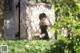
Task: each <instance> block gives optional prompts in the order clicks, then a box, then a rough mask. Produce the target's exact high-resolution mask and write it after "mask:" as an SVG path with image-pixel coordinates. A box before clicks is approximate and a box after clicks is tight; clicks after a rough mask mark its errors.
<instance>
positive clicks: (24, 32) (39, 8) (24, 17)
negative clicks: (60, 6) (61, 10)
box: [20, 0, 55, 39]
mask: <svg viewBox="0 0 80 53" xmlns="http://www.w3.org/2000/svg"><path fill="white" fill-rule="evenodd" d="M26 1H27V0H22V2H21V17H20V21H21V23H20V24H21V25H20V26H21V29H20V30H21V34H20V36H21V38H28V39H32V37H33V36H35V35H40V28H39V21H40V20H39V14H40V13H43V12H44V13H45V14H46V15H47V16H48V18H49V20H50V21H51V23H52V24H54V22H55V13H54V9H52V8H48V7H46V5H47V4H45V3H34V2H33V1H30V2H28V3H27V2H26ZM27 4H28V5H27Z"/></svg>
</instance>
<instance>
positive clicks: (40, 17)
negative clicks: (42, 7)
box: [39, 13, 47, 20]
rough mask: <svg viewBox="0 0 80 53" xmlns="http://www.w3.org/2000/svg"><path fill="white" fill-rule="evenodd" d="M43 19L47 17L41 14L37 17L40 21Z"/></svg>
mask: <svg viewBox="0 0 80 53" xmlns="http://www.w3.org/2000/svg"><path fill="white" fill-rule="evenodd" d="M43 18H47V16H46V14H45V13H41V14H40V15H39V19H40V20H41V19H43Z"/></svg>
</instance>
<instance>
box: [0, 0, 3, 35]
mask: <svg viewBox="0 0 80 53" xmlns="http://www.w3.org/2000/svg"><path fill="white" fill-rule="evenodd" d="M3 25H4V18H3V0H0V36H2V33H3Z"/></svg>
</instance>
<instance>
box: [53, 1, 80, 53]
mask: <svg viewBox="0 0 80 53" xmlns="http://www.w3.org/2000/svg"><path fill="white" fill-rule="evenodd" d="M54 4H55V14H56V23H55V24H54V26H52V28H53V30H55V31H56V33H57V34H56V36H57V40H58V42H59V45H61V47H59V46H58V45H57V44H56V46H57V47H59V48H62V47H63V48H64V49H63V52H61V53H64V52H65V53H67V52H68V53H79V51H80V50H79V49H80V1H79V0H76V1H75V0H54ZM63 27H65V28H67V29H68V31H69V32H68V33H69V37H64V36H62V35H61V29H62V28H63ZM60 43H61V44H60ZM53 49H54V48H53ZM58 50H59V49H57V51H58ZM57 53H59V52H57Z"/></svg>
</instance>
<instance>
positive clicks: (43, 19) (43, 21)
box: [39, 13, 50, 39]
mask: <svg viewBox="0 0 80 53" xmlns="http://www.w3.org/2000/svg"><path fill="white" fill-rule="evenodd" d="M39 19H40V29H41V35H44V37H43V39H49V37H48V32H47V29H48V26H49V25H50V21H49V19H48V18H47V16H46V14H45V13H42V14H40V15H39Z"/></svg>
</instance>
